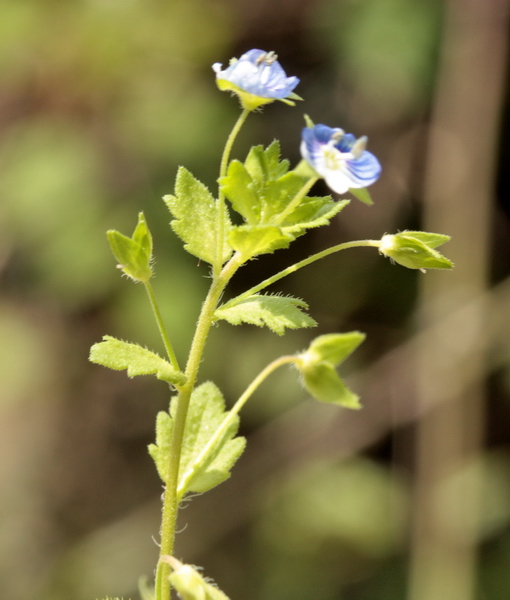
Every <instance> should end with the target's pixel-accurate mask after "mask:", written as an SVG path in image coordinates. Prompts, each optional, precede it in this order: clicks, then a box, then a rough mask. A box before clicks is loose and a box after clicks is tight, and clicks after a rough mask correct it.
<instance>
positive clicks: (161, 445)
mask: <svg viewBox="0 0 510 600" xmlns="http://www.w3.org/2000/svg"><path fill="white" fill-rule="evenodd" d="M173 429H174V421H173V419H172V417H171V416H170V415H169V414H168V413H167V412H165V411H160V412H158V416H157V417H156V443H155V444H149V448H148V450H149V454H150V455H151V457H152V460H153V461H154V463H155V464H156V469H157V470H158V474H159V476H160V477H161V479H162V480H163V482H164V483H166V481H167V479H168V465H169V463H170V448H171V446H170V443H171V440H172V433H173Z"/></svg>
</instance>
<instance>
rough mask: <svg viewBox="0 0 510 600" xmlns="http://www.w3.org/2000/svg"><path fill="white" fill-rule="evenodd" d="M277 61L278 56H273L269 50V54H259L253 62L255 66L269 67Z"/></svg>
mask: <svg viewBox="0 0 510 600" xmlns="http://www.w3.org/2000/svg"><path fill="white" fill-rule="evenodd" d="M277 60H278V55H277V54H275V53H274V51H273V50H271V52H264V54H261V55H260V56H259V57H258V58H257V60H256V61H255V64H256V65H257V66H259V65H261V64H262V63H266V65H267V66H268V67H270V66H271V65H272V64H273V63H274V62H276V61H277Z"/></svg>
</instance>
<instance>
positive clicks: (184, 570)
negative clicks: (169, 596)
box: [161, 556, 229, 600]
mask: <svg viewBox="0 0 510 600" xmlns="http://www.w3.org/2000/svg"><path fill="white" fill-rule="evenodd" d="M161 560H163V561H164V562H166V563H168V564H169V565H170V566H171V567H172V573H171V574H170V576H169V579H170V583H171V584H172V585H173V587H174V588H175V589H176V590H177V592H178V594H179V596H180V597H181V598H182V600H229V599H228V597H227V596H226V595H225V594H224V593H223V592H222V591H221V590H219V589H218V588H217V587H215V586H214V585H212V584H211V583H208V582H207V581H206V580H205V579H204V578H203V577H202V575H200V573H199V572H198V571H197V570H196V569H195V568H194V567H192V566H191V565H184V564H182V563H181V562H180V561H178V560H177V559H176V558H174V557H173V556H162V557H161Z"/></svg>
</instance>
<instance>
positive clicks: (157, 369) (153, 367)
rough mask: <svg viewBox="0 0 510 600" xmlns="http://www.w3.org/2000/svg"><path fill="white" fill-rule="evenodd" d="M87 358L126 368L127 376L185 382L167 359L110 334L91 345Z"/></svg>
mask: <svg viewBox="0 0 510 600" xmlns="http://www.w3.org/2000/svg"><path fill="white" fill-rule="evenodd" d="M89 360H90V361H91V362H93V363H96V364H98V365H102V366H103V367H108V368H110V369H114V370H116V371H122V370H124V369H127V375H128V377H135V376H137V375H156V377H157V378H158V379H162V380H163V381H167V382H168V383H172V384H174V385H184V384H185V383H186V376H185V375H184V373H181V372H180V371H177V370H176V369H174V368H173V367H172V365H171V364H170V363H169V362H168V361H166V360H165V359H163V358H161V357H160V356H158V355H157V354H156V353H154V352H151V351H150V350H147V349H146V348H142V347H141V346H139V345H138V344H132V343H130V342H124V341H122V340H118V339H116V338H114V337H112V336H110V335H105V336H103V341H102V342H98V343H97V344H94V345H93V346H92V348H91V349H90V356H89Z"/></svg>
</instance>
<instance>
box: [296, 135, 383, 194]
mask: <svg viewBox="0 0 510 600" xmlns="http://www.w3.org/2000/svg"><path fill="white" fill-rule="evenodd" d="M366 145H367V138H366V137H365V136H363V137H360V138H359V139H356V138H355V137H354V136H353V135H352V134H351V133H345V132H344V131H343V129H340V128H338V127H335V128H334V129H333V128H331V127H328V126H327V125H314V126H313V127H305V128H304V129H303V133H302V142H301V155H302V157H303V158H304V159H305V160H306V162H307V163H308V164H309V165H310V166H311V167H312V168H313V169H314V170H315V171H316V172H317V173H318V174H319V175H320V176H321V177H323V178H324V180H325V181H326V183H327V185H328V187H330V188H331V189H332V190H333V191H334V192H336V193H337V194H344V193H345V192H347V191H348V190H349V189H356V188H365V187H367V186H369V185H371V184H372V183H374V182H375V181H377V179H378V178H379V175H380V174H381V165H380V164H379V161H378V160H377V158H376V157H375V156H374V155H373V154H372V153H371V152H368V151H367V150H365V148H366Z"/></svg>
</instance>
